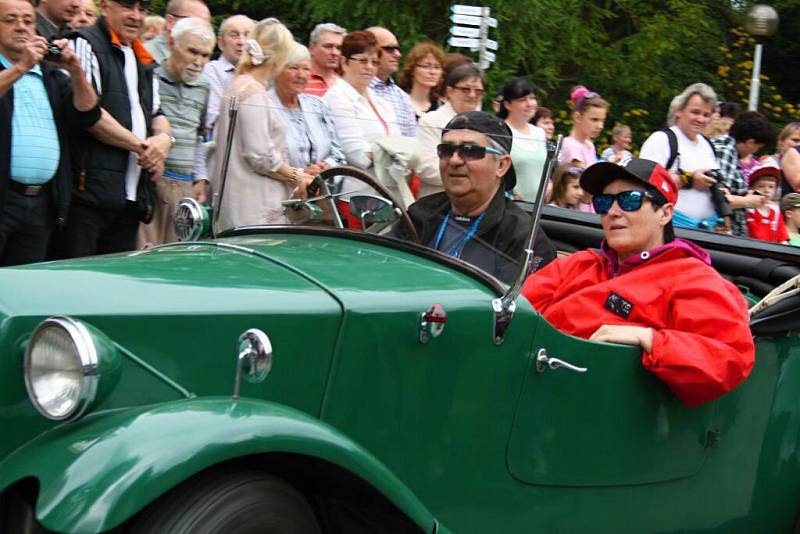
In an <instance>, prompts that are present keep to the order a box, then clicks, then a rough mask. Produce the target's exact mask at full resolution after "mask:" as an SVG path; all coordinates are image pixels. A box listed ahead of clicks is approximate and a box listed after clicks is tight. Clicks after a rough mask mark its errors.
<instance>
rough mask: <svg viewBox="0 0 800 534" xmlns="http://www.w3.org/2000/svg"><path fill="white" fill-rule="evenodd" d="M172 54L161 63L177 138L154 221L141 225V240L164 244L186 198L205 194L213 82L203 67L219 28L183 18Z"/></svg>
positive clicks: (165, 103) (164, 104) (162, 91)
mask: <svg viewBox="0 0 800 534" xmlns="http://www.w3.org/2000/svg"><path fill="white" fill-rule="evenodd" d="M169 45H170V55H169V56H167V58H166V60H165V61H164V64H163V65H160V66H159V67H158V68H156V71H155V75H156V76H157V77H158V88H159V89H158V91H159V95H160V96H161V111H163V112H164V115H166V117H167V119H169V123H170V124H171V125H172V135H173V137H175V144H174V145H173V146H172V149H171V150H170V151H169V154H168V155H167V159H166V160H165V161H164V172H163V173H162V175H161V176H154V178H155V180H156V192H157V197H158V201H157V202H156V204H155V207H154V209H153V220H152V221H150V224H142V225H139V235H138V239H137V242H138V243H137V244H138V246H139V247H140V248H141V247H143V246H145V245H160V244H163V243H169V242H172V241H177V240H178V238H177V236H176V235H175V230H174V228H173V214H174V213H175V208H176V207H177V205H178V203H179V202H180V201H181V199H183V198H186V197H194V198H196V199H197V200H198V201H200V202H205V200H206V184H207V182H208V180H207V177H206V165H205V149H204V147H203V139H204V136H203V133H204V129H205V114H206V109H207V107H208V95H209V85H208V80H206V78H205V76H203V74H202V72H203V67H205V65H206V63H208V60H209V58H210V57H211V52H212V51H213V50H214V29H213V28H212V27H211V25H210V24H209V23H208V22H206V21H204V20H203V19H200V18H194V17H192V18H186V19H181V20H179V21H178V22H177V24H175V26H174V27H173V28H172V32H171V34H170V38H169Z"/></svg>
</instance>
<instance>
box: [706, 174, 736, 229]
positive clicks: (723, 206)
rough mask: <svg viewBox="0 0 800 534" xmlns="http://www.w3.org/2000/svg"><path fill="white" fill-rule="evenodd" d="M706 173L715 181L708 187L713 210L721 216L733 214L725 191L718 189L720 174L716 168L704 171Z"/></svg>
mask: <svg viewBox="0 0 800 534" xmlns="http://www.w3.org/2000/svg"><path fill="white" fill-rule="evenodd" d="M706 174H707V175H708V176H710V177H712V178H713V179H715V180H716V181H717V183H715V184H714V185H712V186H711V187H710V188H709V191H710V192H711V203H712V204H714V210H715V211H716V212H717V215H719V216H720V217H722V218H725V217H730V216H731V215H733V209H731V205H730V204H729V203H728V199H727V198H725V193H723V192H722V190H721V189H720V178H721V177H720V174H719V171H718V170H717V169H712V170H710V171H706Z"/></svg>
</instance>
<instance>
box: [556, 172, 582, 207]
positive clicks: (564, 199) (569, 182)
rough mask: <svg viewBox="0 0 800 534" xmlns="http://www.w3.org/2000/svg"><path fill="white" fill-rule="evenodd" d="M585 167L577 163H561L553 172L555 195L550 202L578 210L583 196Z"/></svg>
mask: <svg viewBox="0 0 800 534" xmlns="http://www.w3.org/2000/svg"><path fill="white" fill-rule="evenodd" d="M581 174H583V169H582V168H580V167H578V166H577V165H576V164H575V163H565V164H563V165H559V166H558V168H557V169H556V171H555V172H554V173H553V197H552V199H551V202H550V204H552V205H554V206H558V207H559V208H568V209H573V210H577V209H578V206H579V205H580V203H581V199H582V198H583V196H584V195H583V189H581V184H580V178H581Z"/></svg>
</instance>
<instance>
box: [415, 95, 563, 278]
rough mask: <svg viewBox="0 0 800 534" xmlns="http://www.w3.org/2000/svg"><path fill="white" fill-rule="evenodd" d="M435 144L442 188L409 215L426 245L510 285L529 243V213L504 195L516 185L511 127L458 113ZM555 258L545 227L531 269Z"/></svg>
mask: <svg viewBox="0 0 800 534" xmlns="http://www.w3.org/2000/svg"><path fill="white" fill-rule="evenodd" d="M441 141H442V142H441V144H440V145H438V147H437V154H438V156H439V171H440V173H441V176H442V182H443V185H444V189H445V190H444V191H443V192H440V193H435V194H433V195H429V196H426V197H423V198H421V199H419V200H418V201H417V202H415V203H414V204H412V205H411V206H409V208H408V215H409V216H410V217H411V220H412V222H413V223H414V227H415V228H416V230H417V233H418V234H419V237H420V241H421V243H422V244H423V245H427V246H430V247H431V248H433V249H436V250H438V251H439V252H442V253H444V254H447V255H448V256H453V257H456V258H461V259H463V260H464V261H466V262H467V263H471V264H472V265H475V266H476V267H479V268H481V269H483V270H484V271H486V272H488V273H489V274H492V275H493V276H495V277H496V278H498V279H500V280H502V281H504V282H506V283H511V282H513V281H514V278H515V276H516V275H517V273H518V270H519V266H520V263H519V262H520V260H521V258H522V253H523V249H524V248H525V246H526V245H527V238H528V233H529V232H530V227H531V223H532V221H531V217H530V215H528V214H527V213H526V212H525V211H523V210H522V209H521V208H519V207H518V206H517V205H516V204H514V202H513V201H512V200H511V199H510V198H508V197H507V196H506V191H511V190H512V189H513V188H514V185H515V184H516V181H517V179H516V174H515V172H514V165H513V163H512V161H511V156H510V155H509V154H510V153H511V143H512V134H511V130H510V129H509V128H508V125H506V123H505V121H503V120H502V119H500V118H498V117H494V116H492V115H489V114H487V113H483V112H480V111H469V112H466V113H459V114H458V115H456V116H455V117H453V119H451V120H450V122H449V123H448V124H447V125H446V126H445V128H444V130H443V132H442V140H441ZM553 259H555V248H554V247H553V245H552V243H550V240H549V239H547V236H545V234H544V232H542V231H541V230H539V231H538V233H537V234H536V240H535V243H534V259H533V263H532V268H533V270H536V269H538V268H541V267H542V266H544V265H546V264H547V263H549V262H550V261H552V260H553Z"/></svg>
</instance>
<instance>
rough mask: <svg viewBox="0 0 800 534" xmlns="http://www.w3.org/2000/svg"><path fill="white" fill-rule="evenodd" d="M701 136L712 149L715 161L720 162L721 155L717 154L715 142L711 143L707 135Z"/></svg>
mask: <svg viewBox="0 0 800 534" xmlns="http://www.w3.org/2000/svg"><path fill="white" fill-rule="evenodd" d="M700 135H702V136H703V139H705V140H706V142H707V143H708V146H710V147H711V153H712V154H714V159H715V160H719V155H718V154H717V148H716V147H715V146H714V143H713V141H711V139H709V138H708V137H706V135H705V134H700Z"/></svg>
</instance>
